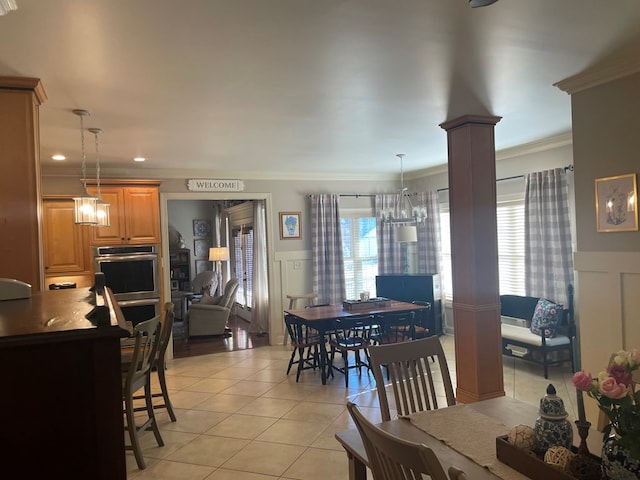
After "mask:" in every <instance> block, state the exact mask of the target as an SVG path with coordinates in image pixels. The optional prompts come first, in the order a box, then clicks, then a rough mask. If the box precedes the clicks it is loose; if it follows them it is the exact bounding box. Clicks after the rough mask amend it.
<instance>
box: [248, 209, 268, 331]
mask: <svg viewBox="0 0 640 480" xmlns="http://www.w3.org/2000/svg"><path fill="white" fill-rule="evenodd" d="M266 237H267V228H266V215H265V206H264V200H254V201H253V278H252V279H251V293H252V295H251V299H252V305H251V324H250V325H249V332H251V333H258V334H263V333H265V332H267V331H268V330H269V327H268V323H269V279H268V276H267V244H266V242H263V241H262V240H261V239H263V238H266Z"/></svg>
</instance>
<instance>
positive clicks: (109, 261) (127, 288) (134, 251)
mask: <svg viewBox="0 0 640 480" xmlns="http://www.w3.org/2000/svg"><path fill="white" fill-rule="evenodd" d="M93 258H94V268H95V271H96V272H102V273H103V274H104V279H105V286H107V287H109V288H111V290H112V291H113V293H114V295H115V297H116V300H117V301H118V305H120V308H121V309H122V313H123V314H124V317H125V319H126V320H127V321H130V322H131V323H132V324H133V325H136V324H138V323H140V322H143V321H145V320H148V319H150V318H153V317H155V316H156V315H159V314H160V273H159V269H158V247H157V245H121V246H111V247H95V249H94V257H93Z"/></svg>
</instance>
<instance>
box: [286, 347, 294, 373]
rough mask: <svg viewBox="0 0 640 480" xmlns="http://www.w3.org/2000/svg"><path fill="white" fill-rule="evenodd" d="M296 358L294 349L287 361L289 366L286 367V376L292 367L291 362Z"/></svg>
mask: <svg viewBox="0 0 640 480" xmlns="http://www.w3.org/2000/svg"><path fill="white" fill-rule="evenodd" d="M295 357H296V349H295V348H294V349H293V351H292V352H291V358H290V359H289V366H288V367H287V375H289V372H290V371H291V366H292V365H293V363H294V362H293V360H294V359H295Z"/></svg>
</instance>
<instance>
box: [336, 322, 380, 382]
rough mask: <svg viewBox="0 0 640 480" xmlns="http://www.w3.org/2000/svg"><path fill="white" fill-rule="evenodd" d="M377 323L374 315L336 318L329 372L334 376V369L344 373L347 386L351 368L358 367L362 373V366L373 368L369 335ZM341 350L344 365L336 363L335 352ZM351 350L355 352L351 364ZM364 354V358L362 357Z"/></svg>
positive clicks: (368, 368)
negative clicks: (370, 360)
mask: <svg viewBox="0 0 640 480" xmlns="http://www.w3.org/2000/svg"><path fill="white" fill-rule="evenodd" d="M374 324H375V317H374V316H373V315H354V316H351V317H343V318H339V319H336V320H335V322H334V325H333V328H332V329H331V334H330V335H329V347H330V349H331V350H330V354H329V369H328V372H327V374H330V375H331V376H333V371H334V370H337V371H338V372H340V373H342V374H344V384H345V387H348V386H349V370H350V369H353V368H357V369H358V373H359V374H361V373H362V368H363V367H364V368H366V369H367V370H371V365H370V362H369V352H368V350H367V349H368V348H369V345H370V341H369V337H370V334H371V326H373V325H374ZM336 352H340V354H341V355H342V360H343V362H344V366H343V367H338V366H336V365H335V364H334V359H335V354H336ZM349 352H354V356H355V360H354V363H353V364H352V365H349ZM361 353H362V355H364V359H363V358H362V357H361Z"/></svg>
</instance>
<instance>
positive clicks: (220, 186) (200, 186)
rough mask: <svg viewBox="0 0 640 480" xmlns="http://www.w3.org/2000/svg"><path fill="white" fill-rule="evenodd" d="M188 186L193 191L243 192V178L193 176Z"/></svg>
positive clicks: (188, 181)
mask: <svg viewBox="0 0 640 480" xmlns="http://www.w3.org/2000/svg"><path fill="white" fill-rule="evenodd" d="M187 188H188V189H189V190H190V191H192V192H242V191H243V190H244V182H243V181H242V180H226V179H225V180H219V179H215V178H191V179H189V180H187Z"/></svg>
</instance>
